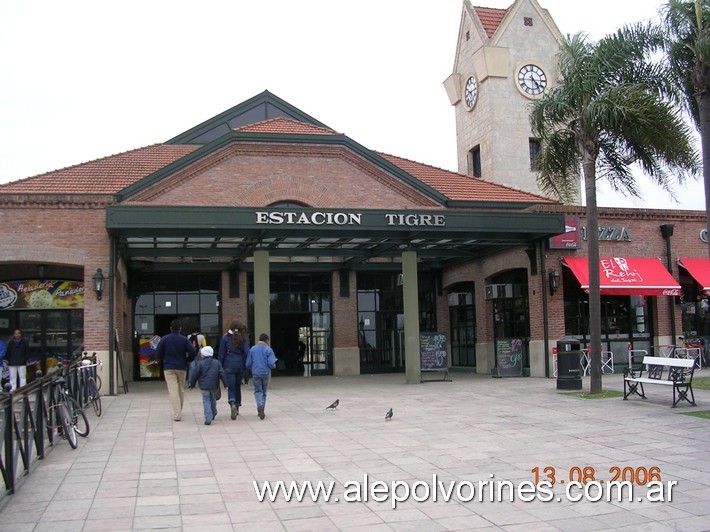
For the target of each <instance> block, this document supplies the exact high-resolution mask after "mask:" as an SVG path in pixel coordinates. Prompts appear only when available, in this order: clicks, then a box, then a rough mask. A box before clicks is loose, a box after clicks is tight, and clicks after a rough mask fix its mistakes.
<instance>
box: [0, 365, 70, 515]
mask: <svg viewBox="0 0 710 532" xmlns="http://www.w3.org/2000/svg"><path fill="white" fill-rule="evenodd" d="M77 370H78V364H76V363H72V364H70V365H69V368H68V373H69V378H68V381H69V382H70V383H77V386H78V383H79V377H78V371H77ZM57 376H58V375H57V372H56V371H55V372H50V373H49V374H48V375H46V376H41V377H38V378H37V379H35V380H34V381H33V382H31V383H30V384H27V385H25V386H23V387H22V388H18V389H16V390H15V391H14V392H2V393H0V424H1V426H0V434H1V435H2V446H1V448H0V473H2V478H3V481H4V483H5V491H4V492H1V493H0V502H1V501H3V500H4V499H5V498H6V497H8V496H9V495H12V494H14V493H15V491H16V490H17V488H18V486H19V485H20V484H21V482H22V479H23V478H24V477H26V476H27V475H29V474H30V473H31V472H32V470H33V469H34V467H35V466H36V465H37V462H38V461H40V460H43V459H44V458H45V457H46V456H47V453H48V451H49V450H51V449H52V447H54V446H55V445H56V444H57V443H58V442H61V441H62V436H61V431H60V429H59V426H58V425H59V423H57V422H56V420H55V419H54V418H55V413H54V410H55V409H54V406H55V404H56V400H55V398H56V397H57V394H56V392H55V388H56V385H55V384H54V380H55V379H56V377H57ZM70 390H72V393H74V390H77V388H74V389H72V388H71V387H70Z"/></svg>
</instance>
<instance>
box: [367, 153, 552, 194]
mask: <svg viewBox="0 0 710 532" xmlns="http://www.w3.org/2000/svg"><path fill="white" fill-rule="evenodd" d="M378 155H380V156H381V157H383V158H384V159H386V160H387V161H389V162H391V163H392V164H394V165H395V166H397V167H399V168H401V169H402V170H404V171H405V172H407V173H409V174H410V175H412V176H414V177H416V178H417V179H418V180H419V181H421V182H422V183H424V184H426V185H429V186H430V187H431V188H433V189H435V190H438V191H439V192H441V193H442V194H443V195H444V196H446V197H447V198H449V199H450V200H453V201H489V202H516V203H517V202H523V203H556V202H555V201H554V200H551V199H549V198H546V197H544V196H538V195H537V194H531V193H529V192H524V191H522V190H518V189H515V188H512V187H506V186H504V185H499V184H497V183H491V182H490V181H485V180H483V179H479V178H475V177H469V176H466V175H463V174H458V173H456V172H450V171H448V170H443V169H441V168H436V167H435V166H429V165H426V164H422V163H417V162H414V161H410V160H407V159H402V158H401V157H397V156H395V155H389V154H386V153H378Z"/></svg>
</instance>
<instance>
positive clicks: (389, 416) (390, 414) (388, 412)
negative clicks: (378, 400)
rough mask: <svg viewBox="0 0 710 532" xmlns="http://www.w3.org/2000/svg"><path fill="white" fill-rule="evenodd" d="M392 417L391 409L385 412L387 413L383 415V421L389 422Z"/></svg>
mask: <svg viewBox="0 0 710 532" xmlns="http://www.w3.org/2000/svg"><path fill="white" fill-rule="evenodd" d="M393 415H394V413H393V412H392V409H391V408H390V409H389V410H388V411H387V413H386V414H385V421H389V420H390V419H392V416H393Z"/></svg>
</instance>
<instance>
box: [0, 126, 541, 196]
mask: <svg viewBox="0 0 710 532" xmlns="http://www.w3.org/2000/svg"><path fill="white" fill-rule="evenodd" d="M238 131H240V132H251V133H254V132H260V133H274V134H283V133H292V134H302V135H310V134H320V135H337V134H338V133H336V132H334V131H333V130H331V129H328V128H324V127H319V126H315V125H312V124H307V123H304V122H298V121H295V120H290V119H285V118H275V119H271V120H265V121H263V122H258V123H255V124H250V125H247V126H244V127H241V128H239V129H238ZM199 147H200V146H198V145H172V144H155V145H152V146H147V147H145V148H138V149H135V150H132V151H127V152H124V153H119V154H116V155H111V156H109V157H104V158H102V159H96V160H94V161H89V162H87V163H83V164H78V165H75V166H70V167H68V168H62V169H60V170H55V171H53V172H47V173H45V174H40V175H37V176H34V177H28V178H26V179H22V180H19V181H14V182H11V183H7V184H4V185H0V194H38V193H43V194H46V193H51V194H115V193H118V192H119V191H121V190H122V189H124V188H126V187H127V186H129V185H132V184H133V183H135V182H137V181H139V180H141V179H143V178H144V177H147V176H149V175H150V174H152V173H153V172H156V171H158V170H160V169H161V168H164V167H165V166H167V165H169V164H170V163H173V162H175V161H177V160H178V159H180V158H181V157H184V156H185V155H188V154H190V153H192V152H193V151H195V150H196V149H198V148H199ZM378 155H380V156H381V157H383V158H384V159H385V160H387V161H389V162H390V163H392V164H394V165H395V166H397V167H399V168H401V169H402V170H404V171H405V172H407V173H409V174H410V175H412V176H413V177H414V178H416V179H419V180H420V181H422V182H423V183H425V184H426V185H429V186H430V187H432V188H433V189H435V190H437V191H439V192H440V193H441V194H443V195H444V196H446V197H447V198H449V199H450V200H453V201H484V202H522V203H554V202H552V201H551V200H549V199H548V198H545V197H543V196H537V195H535V194H530V193H527V192H523V191H520V190H517V189H514V188H510V187H506V186H503V185H498V184H495V183H491V182H488V181H484V180H482V179H477V178H472V177H468V176H465V175H462V174H458V173H455V172H450V171H448V170H442V169H441V168H436V167H434V166H429V165H426V164H422V163H417V162H414V161H410V160H408V159H403V158H401V157H396V156H394V155H388V154H384V153H378Z"/></svg>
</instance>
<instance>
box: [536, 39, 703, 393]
mask: <svg viewBox="0 0 710 532" xmlns="http://www.w3.org/2000/svg"><path fill="white" fill-rule="evenodd" d="M662 36H663V35H662V32H661V31H660V29H659V28H654V27H652V26H650V25H646V26H642V25H634V26H627V27H625V28H622V29H621V30H619V31H617V32H616V33H614V34H611V35H608V36H606V37H604V38H603V39H601V40H600V41H598V42H597V43H592V42H589V41H588V40H587V38H586V37H585V36H584V35H582V34H576V35H573V36H568V37H566V38H564V39H563V40H562V43H561V49H560V54H559V75H560V80H561V81H560V84H559V85H557V86H556V87H554V88H552V89H551V90H550V91H549V92H548V93H546V94H545V95H544V96H543V97H542V98H541V99H540V100H537V101H536V102H535V103H534V104H533V106H532V111H531V114H530V124H531V126H532V130H533V134H534V135H535V136H536V137H537V138H539V139H540V151H539V153H538V158H537V161H536V162H537V170H538V186H540V188H541V190H542V191H543V192H545V193H547V194H549V195H553V196H556V197H557V198H559V199H560V200H561V201H563V202H568V203H570V202H573V201H574V199H575V197H576V196H577V190H576V183H577V179H576V177H577V176H578V175H579V171H580V168H581V172H582V176H583V178H584V186H585V193H586V216H587V228H588V231H587V234H588V235H589V238H588V240H587V242H588V261H589V341H590V345H589V349H590V355H591V384H590V392H591V393H600V392H601V391H602V374H601V303H600V294H599V241H598V239H597V238H596V235H598V234H599V220H598V215H597V194H596V182H597V179H604V180H606V181H607V182H608V183H609V185H610V186H611V187H612V189H613V190H616V191H618V192H625V193H628V194H630V195H632V196H635V197H639V196H640V194H639V191H638V189H637V185H636V182H635V180H634V176H633V172H632V166H633V165H634V164H635V165H638V166H639V167H640V168H641V169H642V170H643V171H644V172H645V173H646V174H647V175H648V176H649V178H651V179H652V180H653V181H654V182H655V183H657V184H658V185H660V186H661V187H662V188H664V189H665V190H666V191H668V192H669V194H670V195H673V191H672V185H673V183H674V177H673V176H672V174H671V172H677V175H676V176H675V180H677V181H678V182H682V181H683V180H684V179H685V177H686V176H687V175H690V174H693V173H695V172H697V166H698V164H697V157H696V154H695V151H694V149H693V145H692V138H691V130H690V128H689V127H688V125H686V123H685V122H684V121H683V119H682V115H681V112H680V109H679V107H678V105H677V102H678V101H679V100H678V98H679V96H678V94H677V91H676V89H675V87H674V84H673V77H672V76H671V75H670V72H669V70H668V68H667V67H666V66H665V65H664V64H663V63H662V62H659V61H651V60H650V59H649V57H652V54H653V52H654V51H656V50H658V49H659V46H660V45H661V44H662V42H663V39H662Z"/></svg>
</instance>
